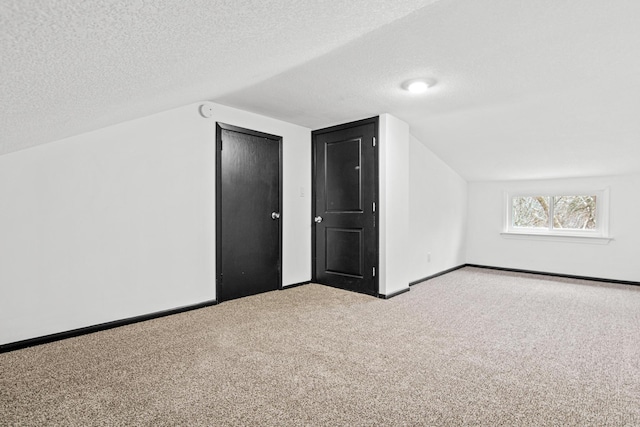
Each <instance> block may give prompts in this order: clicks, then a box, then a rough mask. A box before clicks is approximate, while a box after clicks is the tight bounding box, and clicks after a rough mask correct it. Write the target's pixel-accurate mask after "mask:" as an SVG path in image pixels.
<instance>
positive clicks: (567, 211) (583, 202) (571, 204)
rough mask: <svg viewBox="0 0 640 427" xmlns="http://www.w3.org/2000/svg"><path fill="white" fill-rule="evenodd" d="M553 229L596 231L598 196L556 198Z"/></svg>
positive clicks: (554, 200) (554, 201)
mask: <svg viewBox="0 0 640 427" xmlns="http://www.w3.org/2000/svg"><path fill="white" fill-rule="evenodd" d="M553 228H565V229H573V230H595V229H596V196H555V197H554V198H553Z"/></svg>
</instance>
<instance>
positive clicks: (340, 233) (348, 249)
mask: <svg viewBox="0 0 640 427" xmlns="http://www.w3.org/2000/svg"><path fill="white" fill-rule="evenodd" d="M362 231H363V230H362V229H345V228H326V233H325V236H326V237H325V242H326V243H325V247H326V256H325V271H326V273H328V274H339V275H344V276H351V277H356V278H359V279H361V278H362V277H363V274H364V266H363V265H362V262H363V249H364V248H363V246H364V238H363V237H364V236H363V233H362Z"/></svg>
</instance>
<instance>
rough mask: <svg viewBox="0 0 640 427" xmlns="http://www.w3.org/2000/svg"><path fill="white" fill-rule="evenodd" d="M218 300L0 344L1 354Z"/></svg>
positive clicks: (202, 306) (186, 309) (201, 306)
mask: <svg viewBox="0 0 640 427" xmlns="http://www.w3.org/2000/svg"><path fill="white" fill-rule="evenodd" d="M217 303H218V302H217V301H216V300H211V301H205V302H201V303H198V304H193V305H188V306H184V307H178V308H172V309H169V310H162V311H157V312H155V313H149V314H143V315H141V316H134V317H129V318H126V319H121V320H114V321H113V322H106V323H100V324H98V325H93V326H86V327H84V328H78V329H73V330H71V331H65V332H58V333H55V334H51V335H45V336H42V337H36V338H29V339H26V340H22V341H16V342H12V343H8V344H0V353H6V352H9V351H14V350H20V349H22V348H27V347H33V346H35V345H41V344H47V343H50V342H54V341H60V340H63V339H66V338H73V337H78V336H80V335H87V334H92V333H94V332H99V331H104V330H107V329H113V328H117V327H119V326H125V325H131V324H133V323H138V322H144V321H145V320H151V319H157V318H159V317H165V316H170V315H172V314H178V313H183V312H185V311H191V310H196V309H198V308H204V307H209V306H212V305H215V304H217Z"/></svg>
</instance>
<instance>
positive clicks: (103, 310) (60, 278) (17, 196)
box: [0, 104, 311, 344]
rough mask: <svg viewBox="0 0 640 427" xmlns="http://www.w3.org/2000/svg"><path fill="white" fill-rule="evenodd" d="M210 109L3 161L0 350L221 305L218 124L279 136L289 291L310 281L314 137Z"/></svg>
mask: <svg viewBox="0 0 640 427" xmlns="http://www.w3.org/2000/svg"><path fill="white" fill-rule="evenodd" d="M210 105H211V107H212V108H213V117H212V118H210V119H205V118H203V117H201V116H200V115H199V113H198V106H199V104H195V105H189V106H186V107H182V108H178V109H175V110H171V111H166V112H163V113H159V114H156V115H153V116H149V117H145V118H141V119H138V120H134V121H130V122H125V123H121V124H118V125H115V126H111V127H108V128H104V129H100V130H98V131H95V132H90V133H86V134H82V135H78V136H74V137H70V138H66V139H63V140H60V141H56V142H53V143H49V144H44V145H40V146H37V147H34V148H31V149H27V150H23V151H18V152H14V153H11V154H7V155H4V156H0V236H1V238H0V295H1V297H0V344H5V343H10V342H15V341H19V340H23V339H29V338H35V337H39V336H44V335H48V334H52V333H58V332H63V331H68V330H73V329H76V328H81V327H86V326H91V325H96V324H100V323H103V322H109V321H114V320H120V319H125V318H128V317H133V316H138V315H143V314H148V313H153V312H157V311H162V310H168V309H172V308H177V307H182V306H187V305H191V304H197V303H200V302H205V301H210V300H214V299H215V298H216V294H215V264H214V260H215V247H214V246H215V245H214V243H215V235H214V232H215V194H214V190H215V169H214V166H215V122H216V121H221V122H224V123H228V124H232V125H236V126H241V127H246V128H250V129H254V130H258V131H262V132H267V133H271V134H275V135H280V136H282V137H283V160H284V164H283V172H284V183H283V187H284V188H283V190H284V191H283V192H284V200H283V213H282V221H283V284H284V285H290V284H295V283H299V282H304V281H307V280H309V279H310V277H311V265H310V262H311V253H310V252H311V248H310V246H311V243H310V239H311V238H310V236H311V221H310V215H311V211H310V199H309V197H310V193H311V170H310V158H311V152H310V144H309V140H310V130H309V129H306V128H303V127H300V126H296V125H292V124H289V123H285V122H281V121H278V120H274V119H270V118H267V117H263V116H259V115H255V114H251V113H247V112H244V111H240V110H236V109H232V108H228V107H224V106H220V105H216V104H210Z"/></svg>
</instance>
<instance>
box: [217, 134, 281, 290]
mask: <svg viewBox="0 0 640 427" xmlns="http://www.w3.org/2000/svg"><path fill="white" fill-rule="evenodd" d="M217 133H218V144H219V145H218V178H219V179H218V194H217V197H216V200H217V203H218V209H217V212H218V221H217V225H218V226H217V236H218V239H217V242H218V246H217V251H216V253H217V276H218V277H217V299H218V301H220V302H221V301H226V300H230V299H234V298H239V297H243V296H248V295H253V294H257V293H261V292H266V291H271V290H275V289H279V288H280V263H281V238H280V236H281V227H280V219H279V218H272V213H273V212H275V213H280V199H281V197H280V193H281V191H280V187H281V186H280V151H281V150H280V143H281V142H280V140H279V139H278V137H274V136H272V135H264V134H259V133H257V132H253V131H249V130H246V129H241V128H235V127H232V126H228V125H222V124H219V127H218V132H217Z"/></svg>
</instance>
